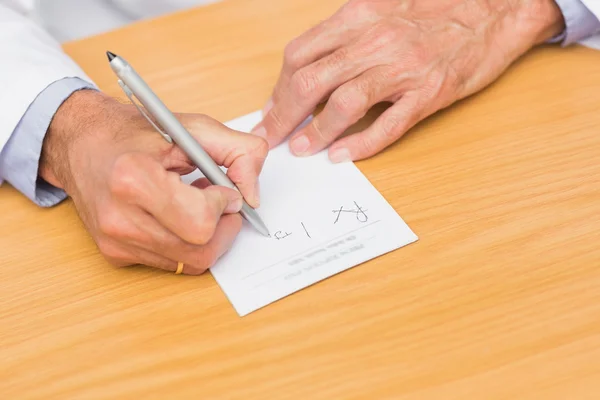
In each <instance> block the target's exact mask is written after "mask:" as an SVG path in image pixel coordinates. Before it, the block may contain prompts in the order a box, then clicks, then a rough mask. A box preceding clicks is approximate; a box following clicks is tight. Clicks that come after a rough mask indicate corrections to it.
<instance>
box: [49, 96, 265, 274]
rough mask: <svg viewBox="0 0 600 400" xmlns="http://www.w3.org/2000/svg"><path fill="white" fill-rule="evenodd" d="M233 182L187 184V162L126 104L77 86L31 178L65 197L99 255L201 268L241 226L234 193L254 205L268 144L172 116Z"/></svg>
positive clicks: (201, 120) (198, 118)
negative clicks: (232, 185)
mask: <svg viewBox="0 0 600 400" xmlns="http://www.w3.org/2000/svg"><path fill="white" fill-rule="evenodd" d="M177 117H178V118H179V119H180V121H181V122H182V123H183V124H184V126H186V128H188V129H189V130H190V132H191V133H192V134H193V135H194V136H195V137H196V139H197V140H198V141H199V142H200V144H201V145H202V146H203V147H204V149H205V150H206V151H207V152H208V153H209V154H210V155H211V156H212V157H213V159H214V160H215V161H216V162H217V163H218V164H219V165H223V166H225V167H227V168H228V171H227V175H228V176H229V178H230V179H231V180H232V181H233V182H234V183H235V184H236V186H237V187H238V188H239V189H240V191H241V194H240V193H239V192H238V191H235V190H232V189H228V188H225V187H221V186H210V185H209V184H208V182H207V181H206V180H205V179H201V180H198V181H196V182H194V183H193V185H192V186H190V185H186V184H184V183H182V182H181V178H180V175H182V174H188V173H190V172H192V171H194V170H195V169H196V167H195V166H194V165H193V164H192V162H191V161H190V160H189V159H188V158H187V156H186V155H185V154H184V153H183V152H182V151H181V150H180V149H179V147H177V146H176V145H174V144H169V143H167V142H166V141H165V140H164V139H163V138H162V137H161V136H160V135H159V134H158V132H157V131H156V130H154V128H153V127H152V126H151V125H150V124H149V123H148V121H146V120H145V119H144V117H143V116H142V115H141V114H140V113H139V112H138V111H137V110H136V109H135V108H134V106H133V105H125V104H121V103H119V102H117V101H115V100H114V99H112V98H110V97H108V96H105V95H103V94H102V93H98V92H95V91H88V90H85V91H79V92H76V93H74V94H73V95H71V96H70V97H69V99H68V100H67V101H66V102H65V103H63V105H62V106H61V107H60V108H59V110H58V112H57V113H56V115H55V117H54V119H53V121H52V124H51V126H50V129H49V131H48V133H47V135H46V138H45V140H44V144H43V149H42V159H41V163H40V175H41V177H42V178H44V179H45V180H46V181H48V182H49V183H51V184H53V185H55V186H57V187H60V188H63V189H64V190H65V191H66V192H67V193H68V194H69V195H70V196H71V198H72V199H73V202H74V204H75V207H76V208H77V212H78V213H79V216H80V217H81V219H82V221H83V223H84V225H85V227H86V228H87V230H88V231H89V233H90V234H91V236H92V238H93V239H94V241H95V242H96V244H97V245H98V247H99V249H100V251H101V253H102V254H103V255H104V256H105V257H106V258H107V259H108V260H109V261H110V262H111V263H112V264H114V265H117V266H126V265H132V264H145V265H148V266H153V267H158V268H163V269H165V270H169V271H173V270H175V269H176V267H177V262H178V261H182V262H184V263H185V264H184V271H183V272H184V273H186V274H200V273H202V272H204V271H205V270H206V269H207V268H209V267H210V266H212V265H213V264H214V262H215V261H216V260H217V259H218V258H219V257H221V256H222V255H223V253H224V252H226V251H227V249H228V248H229V247H230V246H231V244H232V242H233V241H234V239H235V237H236V235H237V234H238V233H239V230H240V228H241V223H242V220H241V216H240V215H239V214H237V213H238V211H239V210H240V208H241V206H242V195H243V196H244V197H245V199H246V200H247V201H248V203H249V204H250V206H252V207H258V205H259V190H258V184H257V183H258V175H259V174H260V172H261V169H262V166H263V163H264V160H265V158H266V155H267V151H268V145H267V143H266V142H265V141H264V140H263V139H261V138H258V137H255V136H253V135H248V134H245V133H241V132H235V131H232V130H230V129H228V128H227V127H225V126H224V125H222V124H221V123H219V122H218V121H215V120H213V119H211V118H209V117H206V116H203V115H194V114H187V115H178V116H177Z"/></svg>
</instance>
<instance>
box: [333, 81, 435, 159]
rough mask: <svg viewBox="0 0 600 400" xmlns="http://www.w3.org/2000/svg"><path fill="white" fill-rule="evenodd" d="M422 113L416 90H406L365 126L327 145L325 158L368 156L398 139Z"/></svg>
mask: <svg viewBox="0 0 600 400" xmlns="http://www.w3.org/2000/svg"><path fill="white" fill-rule="evenodd" d="M422 114H423V110H422V108H421V102H420V101H419V95H418V93H417V92H409V93H406V94H405V95H404V96H403V97H402V98H400V100H398V101H397V102H396V103H395V104H394V105H393V106H391V107H390V108H388V109H387V110H386V111H385V112H383V113H382V114H381V115H380V116H379V118H377V119H376V120H375V122H373V124H372V125H371V126H369V127H368V128H367V129H365V130H364V131H362V132H359V133H356V134H353V135H350V136H347V137H344V138H342V139H340V140H338V141H337V142H335V143H334V144H333V145H331V147H330V149H329V158H330V160H331V161H332V162H341V161H350V160H360V159H364V158H368V157H371V156H372V155H374V154H376V153H378V152H379V151H381V150H383V149H384V148H386V147H387V146H389V145H390V144H392V143H394V142H395V141H396V140H398V139H399V138H400V137H401V136H402V135H403V134H404V133H406V131H407V130H408V129H410V128H411V127H413V126H414V125H415V124H416V123H417V122H419V120H420V118H421V115H422Z"/></svg>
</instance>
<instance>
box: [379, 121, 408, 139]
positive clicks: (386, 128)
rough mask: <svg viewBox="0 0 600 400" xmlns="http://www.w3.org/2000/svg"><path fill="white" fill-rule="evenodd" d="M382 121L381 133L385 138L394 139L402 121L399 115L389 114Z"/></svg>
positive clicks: (398, 132) (397, 134)
mask: <svg viewBox="0 0 600 400" xmlns="http://www.w3.org/2000/svg"><path fill="white" fill-rule="evenodd" d="M382 122H383V123H382V134H383V137H384V138H385V139H386V140H393V139H396V138H397V137H398V136H399V135H400V133H401V128H402V124H403V122H404V120H403V119H402V118H401V117H400V116H398V115H389V116H387V117H386V118H384V119H383V121H382Z"/></svg>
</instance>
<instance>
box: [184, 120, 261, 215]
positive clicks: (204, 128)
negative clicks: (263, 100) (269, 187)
mask: <svg viewBox="0 0 600 400" xmlns="http://www.w3.org/2000/svg"><path fill="white" fill-rule="evenodd" d="M180 118H181V120H182V122H183V123H184V124H185V125H186V126H187V127H188V128H189V130H190V132H191V133H192V135H193V136H194V137H195V138H196V139H197V140H198V142H199V143H200V145H202V147H203V148H204V149H205V150H206V151H207V152H208V153H209V154H210V156H211V157H212V158H213V159H214V160H215V162H216V163H217V164H219V165H222V166H224V167H226V168H227V169H228V171H227V175H228V176H229V178H230V179H231V181H232V182H233V183H234V184H235V185H236V187H237V188H238V189H239V190H240V192H241V194H242V196H243V197H244V198H245V199H246V201H247V202H248V204H249V205H250V206H252V207H254V208H256V207H258V206H259V204H260V192H259V187H258V186H259V185H258V177H259V175H260V173H261V172H262V168H263V165H264V162H265V160H266V158H267V154H268V151H269V147H268V145H267V142H266V141H265V140H264V139H262V138H259V137H256V136H254V135H249V134H248V133H244V132H238V131H235V130H233V129H230V128H229V127H227V126H225V125H223V124H222V123H221V122H219V121H217V120H215V119H212V118H210V117H207V116H204V115H197V114H182V115H180Z"/></svg>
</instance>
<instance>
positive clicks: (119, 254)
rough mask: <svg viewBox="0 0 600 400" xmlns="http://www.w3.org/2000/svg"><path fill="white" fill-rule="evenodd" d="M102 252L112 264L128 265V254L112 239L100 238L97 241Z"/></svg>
mask: <svg viewBox="0 0 600 400" xmlns="http://www.w3.org/2000/svg"><path fill="white" fill-rule="evenodd" d="M96 245H97V246H98V250H99V251H100V254H102V256H103V257H104V258H105V259H106V260H107V261H108V262H109V263H110V264H112V265H115V266H119V267H122V266H125V265H127V254H126V253H125V252H124V251H123V250H121V249H120V248H119V247H118V246H117V245H115V244H114V243H113V242H112V241H111V240H110V239H105V238H102V239H99V240H98V241H97V242H96Z"/></svg>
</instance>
